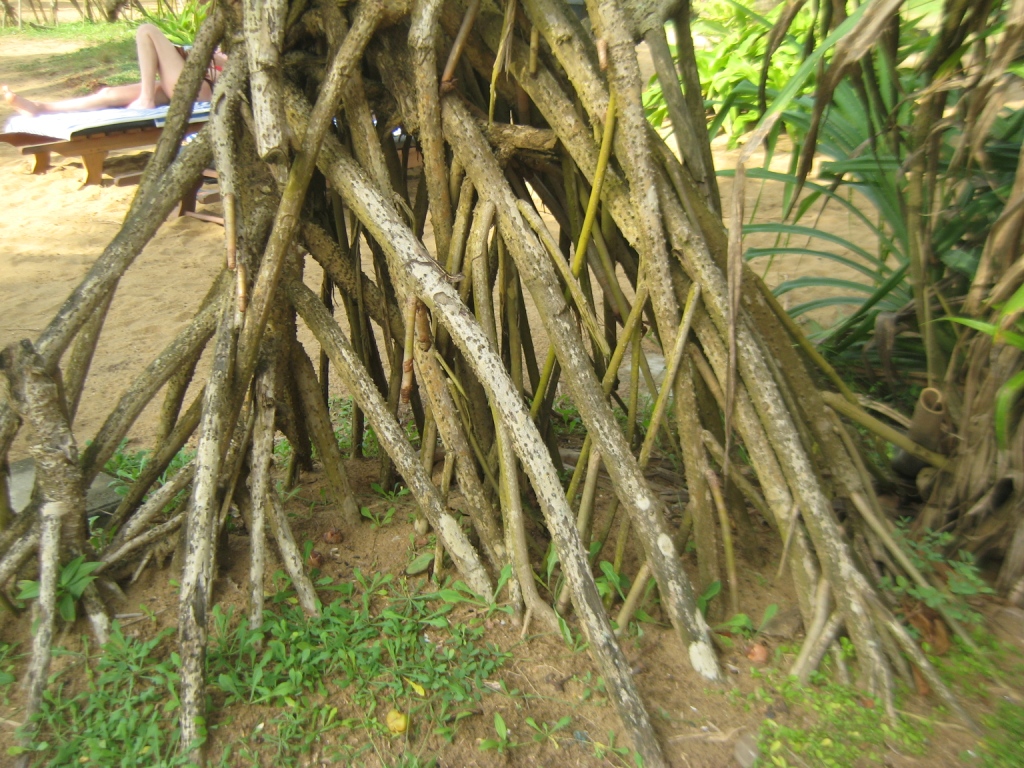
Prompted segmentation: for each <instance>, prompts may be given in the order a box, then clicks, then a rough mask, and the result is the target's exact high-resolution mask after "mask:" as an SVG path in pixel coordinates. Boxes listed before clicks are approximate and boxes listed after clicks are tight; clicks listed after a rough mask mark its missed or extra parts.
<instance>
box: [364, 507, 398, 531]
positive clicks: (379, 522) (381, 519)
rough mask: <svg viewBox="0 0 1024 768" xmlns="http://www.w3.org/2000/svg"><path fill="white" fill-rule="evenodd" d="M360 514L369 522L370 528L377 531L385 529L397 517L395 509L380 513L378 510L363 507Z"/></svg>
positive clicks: (390, 508)
mask: <svg viewBox="0 0 1024 768" xmlns="http://www.w3.org/2000/svg"><path fill="white" fill-rule="evenodd" d="M359 514H361V515H362V516H363V517H365V518H366V519H367V520H369V521H370V526H371V527H372V528H373V529H374V530H377V529H378V528H383V527H384V526H385V525H388V524H389V523H390V522H391V520H392V519H393V518H394V516H395V508H394V507H388V508H387V511H385V512H380V511H377V510H373V509H370V508H369V507H361V508H360V509H359Z"/></svg>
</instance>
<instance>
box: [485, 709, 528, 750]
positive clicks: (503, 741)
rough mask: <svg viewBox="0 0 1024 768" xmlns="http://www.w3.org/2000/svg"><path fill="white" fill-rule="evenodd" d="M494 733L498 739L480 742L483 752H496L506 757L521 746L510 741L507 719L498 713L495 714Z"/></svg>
mask: <svg viewBox="0 0 1024 768" xmlns="http://www.w3.org/2000/svg"><path fill="white" fill-rule="evenodd" d="M494 733H495V735H496V736H497V737H498V738H496V739H482V740H481V741H480V751H481V752H488V751H490V750H494V751H495V752H497V753H498V754H499V755H504V754H506V753H507V752H508V751H509V750H510V749H512V748H513V747H518V746H519V744H517V743H515V742H514V741H512V740H511V739H510V734H509V730H508V726H506V725H505V718H503V717H502V716H501V715H499V714H498V713H497V712H495V713H494Z"/></svg>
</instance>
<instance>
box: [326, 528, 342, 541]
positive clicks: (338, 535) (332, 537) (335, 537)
mask: <svg viewBox="0 0 1024 768" xmlns="http://www.w3.org/2000/svg"><path fill="white" fill-rule="evenodd" d="M344 538H345V536H344V535H343V534H342V532H341V531H339V530H338V529H337V528H328V529H327V530H326V531H324V541H326V542H327V543H328V544H341V542H342V540H343V539H344Z"/></svg>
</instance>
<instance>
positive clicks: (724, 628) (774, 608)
mask: <svg viewBox="0 0 1024 768" xmlns="http://www.w3.org/2000/svg"><path fill="white" fill-rule="evenodd" d="M715 583H716V584H717V583H718V582H715ZM778 612H779V606H778V605H776V604H775V603H772V604H771V605H769V606H768V607H767V608H765V609H764V613H763V614H762V615H761V623H760V624H758V625H757V626H756V627H755V626H754V622H753V621H752V620H751V618H750V617H749V616H748V615H747V614H745V613H737V614H736V615H735V616H733V617H732V618H731V619H729V620H728V621H726V622H724V623H722V624H719V625H718V626H717V627H715V630H716V631H717V632H726V633H728V634H730V635H732V636H733V637H745V638H748V639H749V638H753V637H757V636H758V635H760V634H761V633H762V632H763V631H764V628H765V627H766V626H768V622H769V621H771V620H772V619H773V618H774V617H775V614H776V613H778Z"/></svg>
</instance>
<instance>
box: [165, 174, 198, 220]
mask: <svg viewBox="0 0 1024 768" xmlns="http://www.w3.org/2000/svg"><path fill="white" fill-rule="evenodd" d="M202 187H203V177H202V176H200V177H199V180H198V181H197V182H196V183H195V185H194V186H193V187H192V188H191V189H190V190H189V191H188V192H186V193H185V194H184V195H182V197H181V203H180V204H179V205H178V211H177V214H175V213H174V212H173V211H172V212H171V216H170V218H173V219H176V218H178V216H184V215H186V214H188V213H195V210H196V197H197V196H198V195H199V190H200V189H202Z"/></svg>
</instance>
